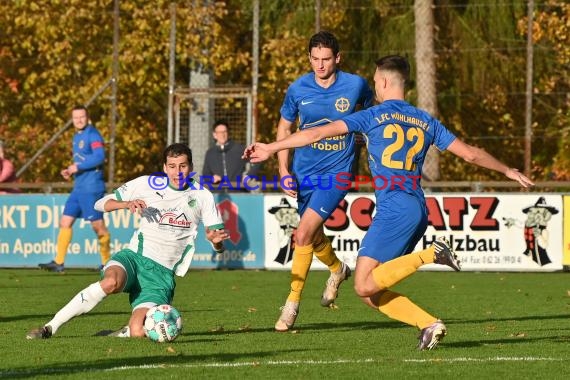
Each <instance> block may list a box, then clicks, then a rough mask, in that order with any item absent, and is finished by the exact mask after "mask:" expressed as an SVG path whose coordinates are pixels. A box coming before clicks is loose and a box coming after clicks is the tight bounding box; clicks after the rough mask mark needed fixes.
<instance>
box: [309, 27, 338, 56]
mask: <svg viewBox="0 0 570 380" xmlns="http://www.w3.org/2000/svg"><path fill="white" fill-rule="evenodd" d="M315 47H320V48H329V49H331V50H332V52H333V55H334V56H335V57H336V56H337V55H338V52H339V51H340V46H339V44H338V40H337V39H336V37H335V36H334V34H332V33H331V32H327V31H324V30H321V31H320V32H318V33H315V34H313V36H312V37H311V39H310V40H309V54H311V50H312V49H313V48H315Z"/></svg>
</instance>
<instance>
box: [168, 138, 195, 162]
mask: <svg viewBox="0 0 570 380" xmlns="http://www.w3.org/2000/svg"><path fill="white" fill-rule="evenodd" d="M182 155H186V157H188V163H189V164H190V165H192V150H191V149H190V148H189V147H188V145H186V144H182V143H174V144H172V145H169V146H167V147H166V149H164V152H163V153H162V162H163V163H164V164H165V165H166V159H167V158H168V157H178V156H182Z"/></svg>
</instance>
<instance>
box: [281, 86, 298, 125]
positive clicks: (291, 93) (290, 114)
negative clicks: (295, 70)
mask: <svg viewBox="0 0 570 380" xmlns="http://www.w3.org/2000/svg"><path fill="white" fill-rule="evenodd" d="M298 114H299V108H298V107H297V101H296V100H295V87H294V83H293V84H292V85H291V86H289V88H288V89H287V93H286V94H285V99H284V100H283V104H282V105H281V116H282V117H283V119H285V120H288V121H290V122H292V123H293V122H294V121H295V120H296V119H297V115H298Z"/></svg>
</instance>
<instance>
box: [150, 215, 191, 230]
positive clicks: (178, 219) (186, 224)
mask: <svg viewBox="0 0 570 380" xmlns="http://www.w3.org/2000/svg"><path fill="white" fill-rule="evenodd" d="M158 224H160V225H162V226H173V227H180V228H190V227H191V226H192V222H191V221H189V220H188V218H187V217H186V215H185V214H184V213H182V214H175V213H173V212H167V213H165V214H163V215H162V217H161V218H160V220H159V221H158Z"/></svg>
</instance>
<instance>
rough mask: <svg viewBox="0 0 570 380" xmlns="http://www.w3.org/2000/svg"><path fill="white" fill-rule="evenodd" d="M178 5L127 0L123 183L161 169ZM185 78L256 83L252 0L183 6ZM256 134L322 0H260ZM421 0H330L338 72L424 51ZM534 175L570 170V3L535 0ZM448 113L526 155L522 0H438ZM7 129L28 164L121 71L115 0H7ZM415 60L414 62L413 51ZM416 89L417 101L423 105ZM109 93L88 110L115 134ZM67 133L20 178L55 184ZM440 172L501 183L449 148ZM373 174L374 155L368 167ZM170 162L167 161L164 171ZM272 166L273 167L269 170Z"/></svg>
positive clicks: (2, 61) (268, 135)
mask: <svg viewBox="0 0 570 380" xmlns="http://www.w3.org/2000/svg"><path fill="white" fill-rule="evenodd" d="M171 2H172V1H168V0H156V1H152V2H146V1H135V0H120V46H119V65H120V69H119V77H118V99H117V104H118V124H117V129H116V142H115V144H116V164H115V166H116V171H115V180H116V181H119V182H120V181H124V180H128V179H130V178H133V177H135V176H138V175H140V174H143V173H149V172H152V171H155V170H156V169H157V167H156V163H157V162H160V152H161V151H162V149H163V147H164V144H165V142H166V123H167V115H166V112H167V101H168V58H169V34H170V12H169V6H170V3H171ZM176 3H177V6H176V11H177V16H176V17H177V44H176V78H177V86H178V87H181V86H187V83H188V78H189V75H190V72H191V70H193V69H196V68H203V69H206V70H207V71H208V72H210V73H211V74H212V76H213V79H214V83H215V85H216V86H228V85H241V86H244V85H245V86H248V85H249V84H250V83H251V69H250V67H251V50H252V1H251V0H233V1H208V0H203V1H178V2H176ZM260 4H261V9H260V15H261V22H260V26H259V28H260V63H259V64H260V70H259V71H260V78H259V97H258V101H259V103H258V116H259V118H258V120H259V125H258V136H257V138H258V139H260V140H263V141H268V140H271V139H273V138H274V137H275V125H276V122H277V120H278V118H279V107H280V104H281V101H282V99H283V96H284V93H285V90H286V89H287V86H288V85H289V83H291V81H293V80H294V79H295V78H297V77H298V76H299V75H301V74H302V73H304V72H307V71H308V70H309V63H308V60H307V51H306V44H307V40H308V38H309V36H310V35H311V34H312V33H314V25H315V14H314V1H313V0H288V1H285V0H275V1H271V2H264V1H261V2H260ZM412 8H413V1H412V0H407V1H404V0H399V1H391V2H390V3H389V4H387V3H386V2H381V1H374V0H363V1H359V2H354V1H350V0H337V1H331V2H322V8H321V15H320V23H321V27H322V28H323V29H327V30H330V31H332V32H334V33H335V34H336V35H337V36H338V38H339V40H340V42H341V48H342V50H343V63H342V68H343V69H346V70H347V71H352V72H357V73H359V74H361V75H363V76H365V77H366V78H369V79H370V83H371V85H372V73H373V70H374V60H375V59H376V58H378V57H379V56H381V55H385V54H394V53H398V54H404V55H407V56H409V57H410V58H411V57H413V56H414V54H413V52H414V48H415V47H414V39H413V37H412V36H413V30H414V29H413V22H414V20H413V9H412ZM535 9H536V12H535V27H534V33H533V37H534V41H535V43H536V47H535V80H534V92H535V93H534V107H533V120H534V124H533V134H534V139H533V150H532V163H533V177H534V178H535V179H536V180H545V179H561V180H562V179H565V180H569V179H570V149H569V148H570V146H569V144H570V138H569V134H570V131H569V129H570V111H569V110H570V101H569V99H570V98H569V97H568V95H567V94H568V93H569V87H570V83H569V81H570V80H569V79H568V78H570V75H569V74H570V73H569V72H568V71H569V60H570V47H569V46H570V43H569V41H568V38H569V34H570V33H568V32H569V31H568V24H569V22H570V21H569V20H570V6H569V5H568V4H565V3H561V2H554V1H547V2H539V3H538V4H537V5H536V8H535ZM434 16H435V22H436V41H435V50H436V54H437V57H436V66H437V67H436V72H437V78H438V81H437V89H438V108H439V110H440V115H439V116H440V118H441V119H442V120H443V121H444V123H445V124H446V125H447V126H448V127H449V128H450V129H452V130H454V131H455V132H456V133H457V134H458V135H460V136H461V137H462V138H464V139H465V140H467V141H469V142H470V143H473V144H476V145H481V146H483V147H485V148H486V149H487V150H489V151H491V152H493V153H494V154H496V155H498V156H499V157H500V158H501V159H502V160H503V161H505V162H507V163H509V164H510V165H512V166H517V167H519V166H520V163H521V162H522V161H523V160H522V158H523V146H524V145H523V139H522V138H520V137H521V136H522V135H523V127H522V126H523V125H524V124H523V121H524V115H523V112H522V110H523V109H524V106H523V105H524V88H525V84H524V68H525V54H524V45H525V41H526V36H525V33H526V29H525V25H526V18H525V17H526V2H525V1H521V2H514V3H510V4H503V5H500V6H499V5H495V6H494V5H493V4H490V3H489V4H487V5H486V6H481V4H476V3H474V2H470V1H464V2H463V3H459V4H458V3H457V2H455V1H451V0H442V1H438V2H437V3H436V7H435V8H434ZM0 30H2V33H3V35H4V36H5V37H3V38H2V45H1V46H0V81H1V82H2V83H3V84H4V85H3V86H0V136H1V137H0V138H2V139H3V140H4V141H6V142H7V143H8V144H9V149H10V156H11V157H12V158H13V160H14V162H15V163H16V164H18V163H20V165H21V164H23V163H25V162H26V161H27V160H28V159H29V158H30V157H31V156H32V155H33V154H34V153H35V152H36V151H37V150H38V149H39V148H40V147H41V146H42V145H43V144H44V143H45V142H46V141H48V140H49V138H50V137H51V136H52V135H53V134H54V133H55V132H56V131H57V130H59V129H60V128H61V127H62V126H63V125H64V124H65V122H66V121H67V119H68V117H69V110H70V109H71V107H73V106H74V105H75V104H78V103H84V102H85V101H86V100H87V99H89V98H90V97H91V96H92V95H93V94H94V93H95V92H96V91H97V90H98V89H99V88H101V87H102V86H104V85H105V83H107V82H108V81H109V80H110V79H111V73H112V70H111V68H112V49H113V45H112V42H113V0H82V1H80V0H65V1H63V0H60V1H57V0H25V1H24V0H14V1H10V2H1V3H0ZM412 65H413V66H414V65H415V63H414V62H413V60H412ZM416 94H417V93H416V89H415V88H414V84H413V83H412V86H411V87H410V90H409V93H408V98H409V100H410V101H412V102H414V100H415V97H416ZM109 96H110V91H105V92H104V93H103V94H102V96H100V97H99V98H98V99H96V100H95V102H94V103H93V105H92V106H91V107H90V111H91V114H92V118H93V121H94V122H95V124H96V125H97V127H98V128H99V129H100V130H101V132H102V133H103V135H104V137H105V139H106V140H107V141H109V138H110V135H109V122H110V117H111V116H110V106H111V103H110V100H109ZM72 133H73V132H72V131H71V129H70V130H69V131H68V132H66V133H65V134H64V135H62V136H61V138H59V139H58V140H57V141H56V142H55V143H54V145H53V146H52V147H50V148H49V150H48V151H47V152H46V153H44V154H43V155H42V156H41V157H40V158H39V159H38V160H37V161H35V162H34V164H33V165H32V166H30V168H29V169H28V170H27V171H26V172H25V173H24V174H23V176H22V180H24V181H33V182H50V181H59V180H60V177H59V174H58V173H59V171H60V169H61V167H63V166H65V165H67V164H68V163H69V160H70V151H71V146H70V143H71V135H72ZM441 165H442V169H441V173H442V179H444V180H485V179H497V178H496V177H493V175H492V174H489V173H487V172H483V171H477V170H476V169H472V168H469V167H467V166H465V165H463V164H462V163H458V162H457V161H456V160H452V159H448V158H446V155H443V156H442V161H441ZM362 166H363V169H364V166H366V165H365V164H362ZM158 169H160V168H158ZM265 170H266V171H267V172H268V173H269V172H271V170H273V167H272V166H271V164H269V165H267V166H266V167H265Z"/></svg>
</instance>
